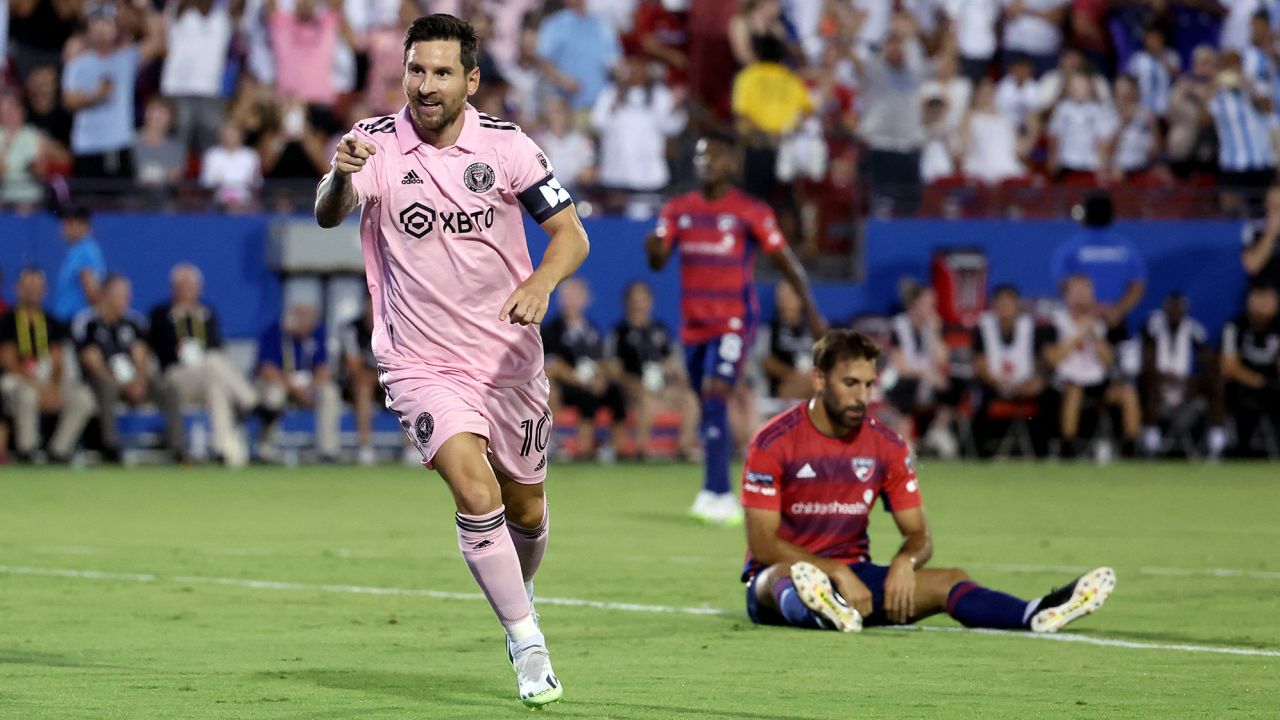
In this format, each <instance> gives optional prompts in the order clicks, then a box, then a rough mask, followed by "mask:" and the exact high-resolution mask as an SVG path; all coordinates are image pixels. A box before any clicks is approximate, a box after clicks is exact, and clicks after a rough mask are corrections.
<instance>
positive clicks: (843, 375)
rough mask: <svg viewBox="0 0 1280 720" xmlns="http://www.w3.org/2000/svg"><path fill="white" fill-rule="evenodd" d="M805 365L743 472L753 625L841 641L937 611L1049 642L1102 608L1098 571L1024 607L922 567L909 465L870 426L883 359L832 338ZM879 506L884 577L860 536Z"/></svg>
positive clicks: (884, 431)
mask: <svg viewBox="0 0 1280 720" xmlns="http://www.w3.org/2000/svg"><path fill="white" fill-rule="evenodd" d="M813 356H814V357H813V365H814V369H813V392H814V396H813V399H812V400H810V401H809V402H807V403H804V404H801V405H797V406H796V407H795V408H793V409H791V410H788V411H787V412H785V413H783V414H781V415H779V416H777V417H775V418H774V419H773V420H771V421H769V422H768V423H767V424H765V426H764V427H763V428H761V429H760V432H758V433H757V434H756V436H755V438H753V439H752V441H751V447H750V449H749V451H748V455H747V464H746V468H745V470H744V472H743V481H742V503H743V505H744V506H746V508H747V515H746V522H747V545H748V553H747V563H746V567H745V568H744V569H743V572H742V580H743V581H744V582H746V583H747V613H748V614H749V615H750V617H751V619H752V621H754V622H757V623H761V624H764V625H791V626H794V627H804V628H822V629H834V630H842V631H845V632H850V631H856V630H860V629H861V628H862V626H863V624H864V623H865V624H867V625H893V624H903V623H912V622H915V621H917V620H920V619H921V618H925V617H928V616H930V615H934V614H936V613H940V612H946V613H947V614H948V615H950V616H951V617H953V618H955V619H956V620H958V621H960V623H962V624H964V625H966V626H968V627H981V628H1003V629H1010V630H1019V629H1023V630H1031V631H1033V632H1054V631H1056V630H1058V629H1059V628H1061V627H1063V626H1065V625H1066V624H1067V623H1069V622H1071V621H1072V620H1075V619H1076V618H1078V617H1080V616H1082V615H1085V614H1087V613H1091V612H1094V611H1095V610H1097V609H1098V608H1100V607H1102V603H1103V602H1104V601H1106V599H1107V596H1108V595H1110V594H1111V592H1112V590H1114V589H1115V586H1116V576H1115V571H1113V570H1112V569H1111V568H1107V567H1100V568H1097V569H1095V570H1092V571H1090V572H1088V573H1085V574H1084V575H1081V576H1080V577H1078V578H1076V579H1075V580H1074V581H1073V582H1071V583H1068V584H1067V585H1065V586H1063V587H1061V588H1058V589H1057V590H1054V591H1052V592H1050V593H1049V594H1048V595H1045V596H1044V597H1041V598H1037V599H1035V600H1031V601H1027V600H1021V599H1019V598H1016V597H1013V596H1012V595H1007V594H1005V593H1002V592H998V591H996V590H990V589H988V588H985V587H982V586H981V585H979V584H977V583H975V582H974V581H973V580H971V579H970V578H969V575H968V574H967V573H966V572H965V571H964V570H960V569H956V568H950V569H934V568H925V567H924V565H925V563H927V562H928V561H929V557H930V556H931V555H932V554H933V540H932V537H931V535H930V532H929V525H928V523H927V522H926V521H925V516H924V508H923V507H922V505H921V500H920V487H919V483H918V481H917V480H916V473H915V468H914V467H913V465H912V461H911V455H910V454H909V452H908V450H907V446H906V443H904V442H903V440H902V438H901V437H899V436H898V435H897V434H896V433H894V432H893V431H891V430H889V429H888V428H886V427H885V426H884V425H881V424H880V423H879V422H878V421H876V420H875V419H874V418H868V417H867V402H868V400H869V398H870V397H871V391H872V387H873V386H874V384H875V382H876V361H877V360H878V359H879V357H880V349H879V348H878V347H876V345H875V343H873V342H872V341H871V340H870V339H869V338H867V337H866V336H865V335H861V334H858V333H854V332H850V331H845V330H833V331H831V332H829V333H827V334H826V335H825V336H824V337H823V338H822V339H821V340H819V341H818V342H817V343H816V344H815V345H814V350H813ZM880 497H883V498H884V505H885V509H886V510H888V511H889V512H891V513H893V520H894V522H895V523H896V524H897V525H898V529H899V530H900V531H901V532H902V536H903V538H904V540H903V543H902V547H901V548H900V549H899V550H898V552H897V554H896V555H894V557H893V561H892V562H890V564H889V565H888V566H887V567H886V566H883V565H873V564H872V563H871V562H870V560H871V558H870V555H869V549H870V541H869V540H868V537H867V521H868V516H869V514H870V512H871V508H873V507H874V506H875V504H876V499H877V498H880Z"/></svg>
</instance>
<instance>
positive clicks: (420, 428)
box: [413, 412, 436, 445]
mask: <svg viewBox="0 0 1280 720" xmlns="http://www.w3.org/2000/svg"><path fill="white" fill-rule="evenodd" d="M435 430H436V421H435V420H434V419H433V418H432V417H431V413H429V412H424V413H419V414H418V419H417V420H415V421H414V423H413V434H414V436H415V437H417V438H418V444H419V445H426V444H427V442H428V441H430V440H431V433H433V432H435Z"/></svg>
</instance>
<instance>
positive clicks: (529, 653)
mask: <svg viewBox="0 0 1280 720" xmlns="http://www.w3.org/2000/svg"><path fill="white" fill-rule="evenodd" d="M511 667H512V668H514V669H515V671H516V686H517V688H518V689H519V691H520V702H522V703H524V704H525V705H526V706H528V707H531V708H535V709H536V708H541V707H543V706H544V705H549V704H551V703H554V702H560V699H561V698H562V697H564V688H563V687H562V686H561V685H560V680H559V679H557V678H556V673H555V670H553V669H552V668H551V654H550V653H548V652H547V645H546V640H544V639H543V637H542V635H541V634H539V635H535V636H534V637H531V638H529V639H528V640H525V641H524V642H522V643H519V644H517V646H516V647H515V648H514V654H513V656H512V658H511Z"/></svg>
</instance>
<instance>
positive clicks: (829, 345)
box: [813, 330, 880, 373]
mask: <svg viewBox="0 0 1280 720" xmlns="http://www.w3.org/2000/svg"><path fill="white" fill-rule="evenodd" d="M879 359H880V346H879V345H876V342H875V341H874V340H872V339H871V338H869V337H867V336H866V335H863V334H862V333H860V332H854V331H853V330H828V331H827V334H825V335H823V336H822V337H821V338H818V342H816V343H814V344H813V366H814V367H816V368H818V370H820V371H822V372H823V373H829V372H831V369H832V368H834V367H835V366H836V363H838V362H843V361H845V360H870V361H871V362H873V363H874V362H875V361H877V360H879Z"/></svg>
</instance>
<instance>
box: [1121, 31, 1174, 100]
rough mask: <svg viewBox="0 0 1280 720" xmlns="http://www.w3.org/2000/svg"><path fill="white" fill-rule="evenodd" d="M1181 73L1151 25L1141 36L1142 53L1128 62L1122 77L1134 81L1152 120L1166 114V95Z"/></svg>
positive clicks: (1163, 40)
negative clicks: (1153, 114)
mask: <svg viewBox="0 0 1280 720" xmlns="http://www.w3.org/2000/svg"><path fill="white" fill-rule="evenodd" d="M1181 70H1182V62H1181V61H1179V60H1178V53H1176V52H1174V51H1173V50H1172V49H1170V48H1169V47H1167V46H1166V44H1165V37H1164V30H1161V29H1160V27H1159V26H1157V25H1152V26H1150V27H1148V28H1147V29H1146V30H1145V31H1143V34H1142V49H1141V50H1139V51H1138V52H1136V53H1134V54H1133V55H1132V56H1131V57H1130V58H1129V65H1128V67H1127V68H1126V73H1127V74H1129V75H1132V76H1133V77H1134V79H1135V80H1137V81H1138V89H1139V90H1140V91H1141V97H1142V105H1143V106H1144V107H1146V108H1147V109H1148V110H1150V111H1151V112H1153V113H1155V115H1156V117H1164V116H1165V113H1167V112H1169V92H1170V90H1171V88H1172V87H1173V79H1174V78H1176V77H1177V76H1178V73H1179V72H1180V71H1181Z"/></svg>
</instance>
